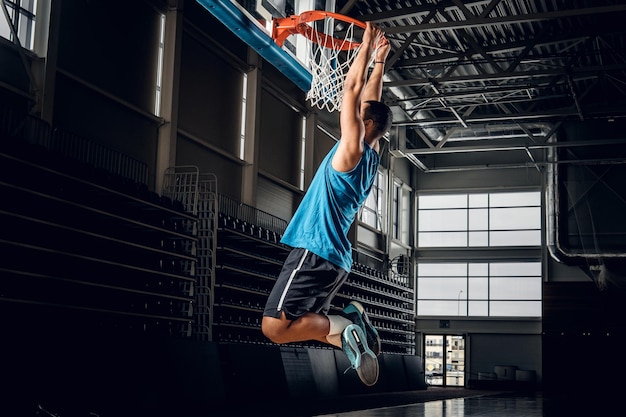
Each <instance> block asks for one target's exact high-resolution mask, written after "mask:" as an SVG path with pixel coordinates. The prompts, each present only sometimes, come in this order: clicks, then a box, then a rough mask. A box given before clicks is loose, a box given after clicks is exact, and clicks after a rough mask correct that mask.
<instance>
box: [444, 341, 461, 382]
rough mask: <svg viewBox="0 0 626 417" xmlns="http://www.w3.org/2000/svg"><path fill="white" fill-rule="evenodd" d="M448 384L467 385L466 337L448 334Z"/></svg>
mask: <svg viewBox="0 0 626 417" xmlns="http://www.w3.org/2000/svg"><path fill="white" fill-rule="evenodd" d="M446 348H447V349H446V350H447V354H446V385H448V386H455V387H462V386H464V385H465V338H464V337H463V336H446Z"/></svg>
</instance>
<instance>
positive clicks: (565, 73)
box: [337, 0, 626, 172]
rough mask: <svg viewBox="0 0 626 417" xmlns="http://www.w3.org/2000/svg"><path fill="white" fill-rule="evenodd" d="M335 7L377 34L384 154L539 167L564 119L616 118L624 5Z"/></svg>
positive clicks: (342, 0) (361, 0) (499, 0)
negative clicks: (388, 118)
mask: <svg viewBox="0 0 626 417" xmlns="http://www.w3.org/2000/svg"><path fill="white" fill-rule="evenodd" d="M337 10H338V11H339V12H340V13H343V14H346V15H349V16H351V17H354V18H358V19H360V20H366V21H372V22H376V23H377V24H379V25H380V26H381V27H383V28H384V31H385V32H386V33H387V37H388V38H389V40H390V41H391V44H392V51H391V53H390V56H389V58H388V64H387V71H386V74H387V75H386V81H385V88H384V96H385V97H384V99H385V101H386V102H387V103H388V104H389V105H391V107H392V109H393V110H394V119H395V120H394V125H395V126H397V127H398V129H402V130H403V131H404V130H406V132H403V133H405V134H403V135H401V136H400V135H396V136H398V137H406V141H402V140H401V141H400V142H402V143H393V140H392V145H391V146H392V148H391V149H392V150H393V151H394V152H395V154H396V155H397V156H403V157H406V158H408V159H409V160H411V162H413V163H414V164H415V165H416V166H418V167H419V168H420V169H422V170H423V171H427V172H428V171H435V170H438V169H442V167H441V165H439V166H436V165H437V161H441V160H443V159H444V158H443V157H444V156H445V155H456V156H457V159H456V162H455V164H457V165H456V168H457V169H463V167H469V166H471V165H472V164H475V163H477V162H476V161H482V160H481V157H479V156H478V155H481V154H484V153H486V151H504V153H506V151H507V150H511V151H515V152H518V153H520V152H521V153H523V154H524V155H525V156H524V158H525V159H526V161H523V163H526V164H528V165H530V166H532V165H535V166H537V164H539V163H540V162H541V161H540V159H541V158H542V156H541V155H542V153H543V151H545V150H546V149H548V148H553V147H555V142H556V141H557V138H556V136H557V135H555V134H554V133H555V132H557V131H558V130H559V127H561V126H562V125H563V124H564V123H569V122H589V121H596V122H599V123H602V122H606V123H611V122H615V121H621V118H623V117H624V116H625V115H626V24H625V23H624V22H626V2H624V1H623V0H622V1H618V0H481V1H475V0H412V1H409V0H403V1H399V0H393V1H379V0H337ZM616 124H617V123H616ZM619 124H621V123H619ZM623 138H626V135H622V138H621V139H620V138H611V139H609V140H606V142H603V141H605V139H603V138H602V137H599V138H598V137H595V138H593V140H594V141H595V142H594V143H593V144H594V146H605V145H607V146H608V145H615V144H626V140H625V139H623ZM570 140H571V138H570ZM588 140H590V139H587V138H577V142H575V144H576V145H578V146H580V145H586V142H585V141H588ZM572 144H574V143H572ZM621 147H624V146H621ZM438 156H439V159H437V157H438ZM502 159H503V160H506V159H507V158H502ZM439 163H440V162H439ZM480 163H483V162H480ZM516 164H518V165H519V161H517V162H516ZM451 168H452V167H451V166H450V165H448V166H447V169H451ZM444 169H446V168H444Z"/></svg>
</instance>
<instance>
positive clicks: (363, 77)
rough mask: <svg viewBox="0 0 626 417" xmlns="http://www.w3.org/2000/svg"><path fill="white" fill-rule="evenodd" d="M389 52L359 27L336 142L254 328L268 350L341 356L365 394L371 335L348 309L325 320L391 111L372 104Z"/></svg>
mask: <svg viewBox="0 0 626 417" xmlns="http://www.w3.org/2000/svg"><path fill="white" fill-rule="evenodd" d="M376 45H378V48H376V47H375V46H376ZM389 50H390V46H389V42H388V40H387V39H386V38H385V36H384V35H383V32H382V31H381V29H380V28H379V27H377V26H376V25H374V24H371V23H367V28H366V29H365V32H364V34H363V39H362V45H361V49H360V50H359V52H358V54H357V56H356V58H355V60H354V62H353V63H352V65H351V67H350V69H349V70H348V72H347V74H346V79H345V82H344V96H343V101H342V104H341V114H340V127H341V139H340V141H339V142H337V144H335V146H334V147H333V148H332V149H331V150H330V152H329V153H328V155H326V158H325V159H324V160H323V161H322V163H321V165H320V167H319V168H318V171H317V173H316V174H315V177H314V178H313V181H312V182H311V185H310V187H309V189H308V191H307V193H306V194H305V196H304V199H303V201H302V203H301V204H300V206H299V207H298V209H297V210H296V213H295V214H294V216H293V219H292V220H291V222H290V223H289V225H288V226H287V229H286V231H285V233H284V235H283V238H282V242H283V243H285V244H287V245H289V246H291V247H292V248H293V249H292V251H291V252H290V254H289V256H288V258H287V259H286V261H285V263H284V265H283V269H282V271H281V273H280V276H279V278H278V280H277V282H276V284H275V286H274V288H273V290H272V292H271V294H270V296H269V299H268V301H267V304H266V306H265V311H264V313H263V321H262V325H261V328H262V330H263V333H264V334H265V336H266V337H268V338H269V339H270V340H272V341H273V342H275V343H289V342H301V341H310V340H317V341H320V342H323V343H327V344H331V345H334V346H336V347H338V348H341V349H343V351H344V352H345V353H346V355H347V356H348V358H349V359H350V363H351V366H352V368H354V369H355V370H356V372H357V374H358V375H359V378H360V379H361V381H363V383H364V384H365V385H368V386H370V385H374V384H375V383H376V381H377V380H378V359H377V357H376V356H377V355H378V354H379V353H380V338H379V336H378V332H377V331H376V329H375V328H374V327H373V326H372V325H371V323H370V321H369V319H368V317H367V315H366V314H365V311H364V310H363V306H362V305H361V304H360V303H358V302H356V301H353V302H351V303H350V304H348V306H346V308H344V310H343V311H342V312H341V313H340V314H337V315H328V314H327V313H328V310H329V309H330V302H331V300H332V298H333V297H334V296H335V294H336V293H337V291H338V289H339V287H340V286H341V285H342V284H343V283H344V282H345V280H346V278H347V277H348V274H349V272H350V268H351V267H352V252H351V251H352V248H351V244H350V241H349V240H348V238H347V234H348V230H349V229H350V226H351V224H352V223H353V221H354V219H355V216H356V214H357V212H358V210H359V208H360V207H361V205H362V204H363V202H364V201H365V199H366V198H367V196H368V194H369V192H370V189H371V187H372V184H373V183H374V179H375V178H376V175H377V172H378V165H379V162H380V157H379V149H380V145H379V140H380V138H381V137H382V136H383V135H384V134H385V133H386V132H387V131H388V130H389V128H390V127H391V121H392V120H391V119H392V114H391V110H390V109H389V107H387V106H386V105H385V104H383V103H382V102H381V101H380V100H381V97H382V78H383V72H384V65H385V60H386V59H387V55H388V54H389ZM373 54H375V57H374V64H373V69H372V70H371V74H370V76H369V78H368V72H369V71H368V70H369V65H370V62H371V57H372V55H373Z"/></svg>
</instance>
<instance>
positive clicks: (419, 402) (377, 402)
mask: <svg viewBox="0 0 626 417" xmlns="http://www.w3.org/2000/svg"><path fill="white" fill-rule="evenodd" d="M570 394H571V393H570ZM570 394H568V393H562V394H559V395H545V394H543V393H541V392H519V391H483V390H471V389H459V388H451V389H448V388H440V387H429V388H428V390H425V391H412V392H405V393H395V394H374V395H362V396H352V397H348V398H342V399H340V400H339V399H338V400H335V401H329V400H324V401H321V402H315V403H310V404H306V403H303V402H299V403H297V404H285V403H282V405H279V404H280V402H278V401H277V400H275V401H273V402H268V403H267V404H259V403H256V404H254V405H253V404H250V406H249V407H243V408H238V409H233V408H232V407H229V409H228V410H216V411H217V413H215V414H213V415H216V416H229V417H244V416H245V417H249V416H250V415H254V416H255V417H260V416H274V417H276V416H280V417H466V416H471V417H561V416H569V417H571V416H583V415H584V416H589V415H600V414H603V413H605V412H606V413H609V412H610V411H611V410H614V409H615V408H614V406H615V402H611V401H605V400H603V399H601V398H599V397H597V396H596V395H582V394H581V393H576V395H570ZM222 411H223V412H224V413H222Z"/></svg>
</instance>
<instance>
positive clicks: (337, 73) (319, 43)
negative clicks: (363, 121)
mask: <svg viewBox="0 0 626 417" xmlns="http://www.w3.org/2000/svg"><path fill="white" fill-rule="evenodd" d="M334 21H335V19H333V18H332V17H326V18H325V19H324V20H323V21H321V22H318V24H323V25H324V30H323V31H321V30H320V31H317V32H315V33H314V36H315V38H316V41H315V42H308V43H309V48H310V49H309V64H310V67H311V74H312V77H313V78H312V81H311V89H310V90H309V92H308V93H307V100H309V101H310V102H311V105H312V106H315V107H318V108H320V109H326V110H328V111H329V112H334V111H336V110H339V108H340V107H341V101H342V99H343V82H344V80H345V78H346V73H347V72H348V69H349V68H350V65H351V64H352V62H353V61H354V58H355V57H356V55H357V53H358V52H359V47H356V48H354V49H350V48H349V47H348V45H349V44H350V43H351V42H353V41H354V40H353V38H354V26H355V25H354V23H346V22H342V24H346V25H347V26H346V27H345V28H343V29H342V31H341V38H339V37H338V36H337V34H335V33H334V29H333V28H334V27H335V26H334V25H335V22H334ZM344 34H345V36H344Z"/></svg>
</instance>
